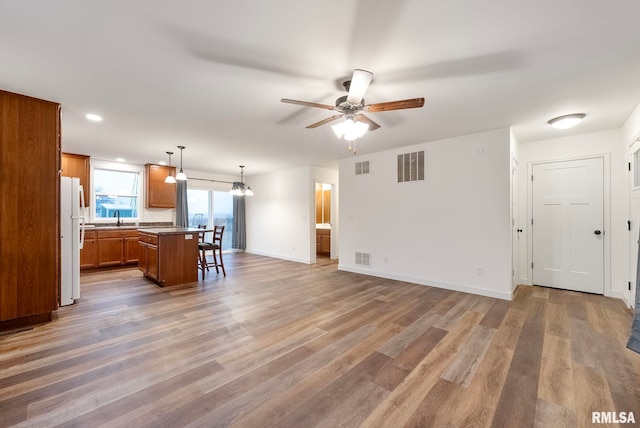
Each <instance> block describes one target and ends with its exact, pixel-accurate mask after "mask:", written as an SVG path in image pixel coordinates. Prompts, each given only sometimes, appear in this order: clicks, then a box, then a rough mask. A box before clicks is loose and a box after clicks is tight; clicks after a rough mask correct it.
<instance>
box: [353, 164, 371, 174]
mask: <svg viewBox="0 0 640 428" xmlns="http://www.w3.org/2000/svg"><path fill="white" fill-rule="evenodd" d="M362 174H369V161H362V162H356V175H362Z"/></svg>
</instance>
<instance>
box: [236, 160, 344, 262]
mask: <svg viewBox="0 0 640 428" xmlns="http://www.w3.org/2000/svg"><path fill="white" fill-rule="evenodd" d="M245 181H249V180H248V179H247V180H245ZM250 181H251V188H252V189H253V191H254V193H255V194H254V196H252V197H251V198H248V199H247V201H246V204H247V205H246V210H247V249H246V251H247V252H250V253H254V254H260V255H264V256H269V257H276V258H280V259H285V260H292V261H296V262H301V263H314V262H315V260H316V242H315V221H316V219H315V183H316V182H324V183H330V184H334V188H333V189H334V191H335V192H336V194H339V190H338V187H339V186H338V173H337V171H333V170H329V169H326V168H319V167H312V166H305V167H301V168H295V169H290V170H286V171H278V172H274V173H269V174H263V175H257V176H251V179H250ZM334 210H335V212H339V208H338V204H336V206H335V207H334ZM333 227H335V230H336V232H337V230H338V228H339V225H338V223H337V222H336V223H334V225H333ZM336 254H337V250H336ZM332 256H333V254H332Z"/></svg>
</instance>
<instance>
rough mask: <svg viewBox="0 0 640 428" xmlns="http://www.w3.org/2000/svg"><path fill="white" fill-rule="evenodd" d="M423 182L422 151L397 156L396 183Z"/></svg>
mask: <svg viewBox="0 0 640 428" xmlns="http://www.w3.org/2000/svg"><path fill="white" fill-rule="evenodd" d="M419 180H424V150H422V151H420V152H413V153H405V154H402V155H398V183H402V182H403V181H419Z"/></svg>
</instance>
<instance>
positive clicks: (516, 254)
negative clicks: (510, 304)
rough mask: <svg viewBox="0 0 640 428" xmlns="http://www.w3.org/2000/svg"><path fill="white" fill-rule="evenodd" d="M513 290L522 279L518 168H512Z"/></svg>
mask: <svg viewBox="0 0 640 428" xmlns="http://www.w3.org/2000/svg"><path fill="white" fill-rule="evenodd" d="M511 216H512V217H511V241H512V242H511V251H512V253H511V269H512V277H511V290H514V289H515V288H516V286H517V285H518V282H519V278H520V271H519V265H520V233H521V232H522V229H521V228H520V223H519V221H518V168H517V167H516V166H513V167H511Z"/></svg>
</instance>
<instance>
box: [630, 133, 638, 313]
mask: <svg viewBox="0 0 640 428" xmlns="http://www.w3.org/2000/svg"><path fill="white" fill-rule="evenodd" d="M630 152H631V159H630V162H631V174H629V176H630V183H629V221H630V226H631V227H630V228H629V282H631V290H630V291H629V304H630V305H631V306H632V307H634V302H635V301H636V281H637V277H636V275H637V263H638V240H639V239H640V142H637V141H636V142H635V143H634V144H633V145H632V146H631V149H630Z"/></svg>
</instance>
